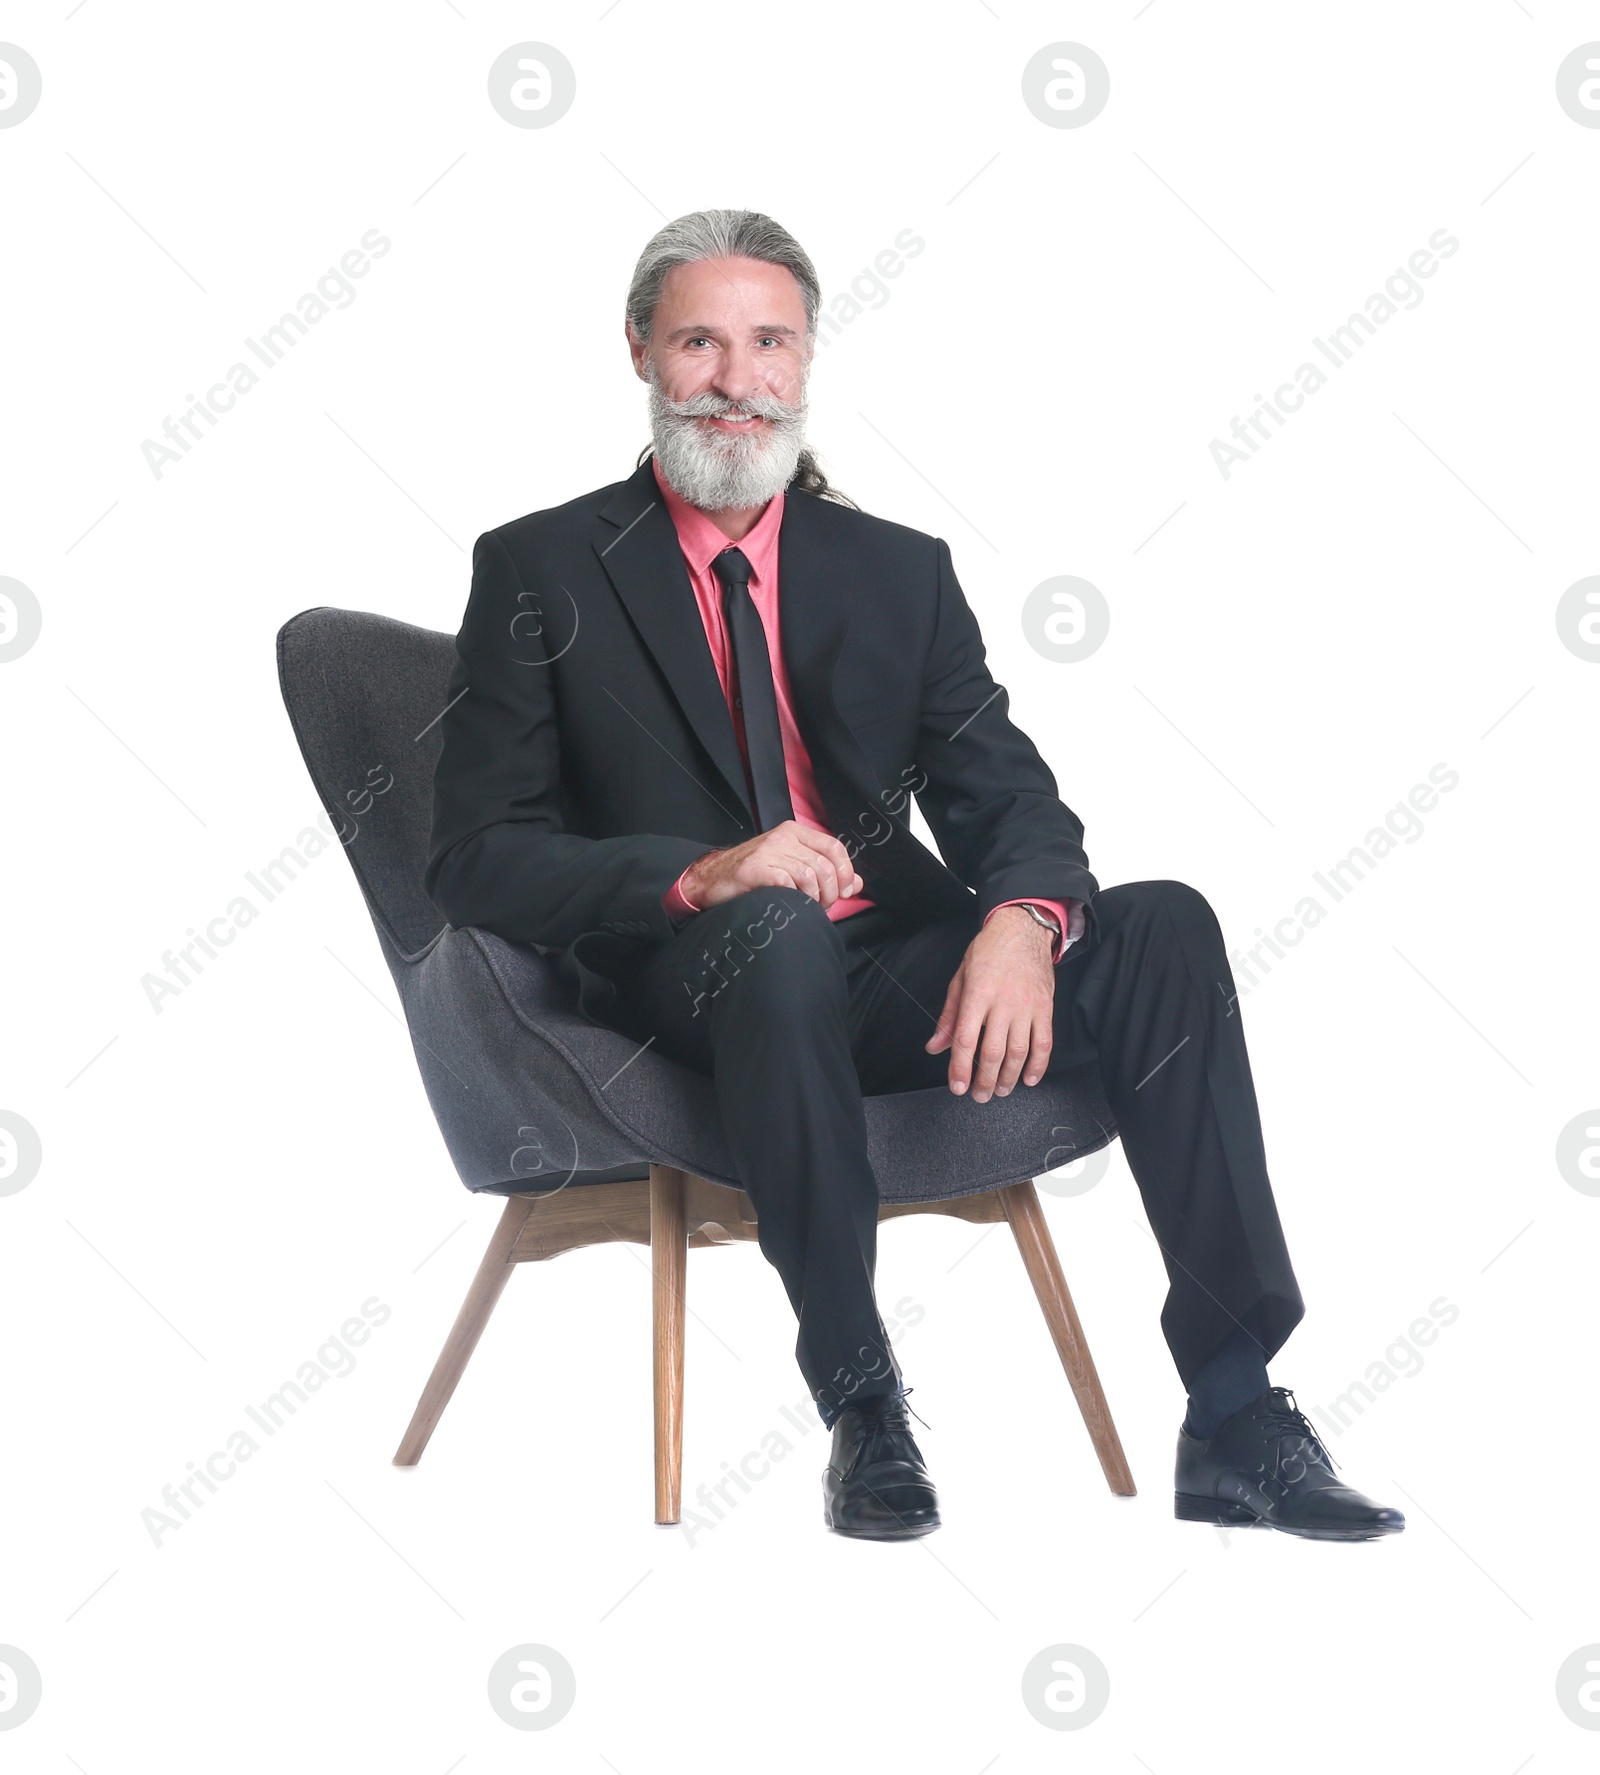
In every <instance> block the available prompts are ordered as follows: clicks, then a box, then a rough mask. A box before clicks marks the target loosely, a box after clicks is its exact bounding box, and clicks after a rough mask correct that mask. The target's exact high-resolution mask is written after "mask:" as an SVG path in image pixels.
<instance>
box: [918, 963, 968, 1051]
mask: <svg viewBox="0 0 1600 1775" xmlns="http://www.w3.org/2000/svg"><path fill="white" fill-rule="evenodd" d="M960 1004H961V970H960V969H959V968H957V969H956V972H955V975H954V977H953V978H952V979H951V981H950V984H949V985H948V986H947V987H946V988H945V994H944V1007H943V1009H942V1010H941V1011H940V1012H939V1021H938V1022H937V1023H936V1024H935V1025H934V1028H933V1034H932V1036H930V1037H929V1039H928V1040H927V1041H926V1042H925V1043H924V1044H923V1049H924V1051H925V1052H926V1053H929V1054H942V1053H943V1052H944V1051H945V1049H946V1048H948V1047H949V1046H950V1041H951V1037H952V1036H953V1035H954V1033H955V1027H956V1014H957V1011H958V1009H959V1007H960Z"/></svg>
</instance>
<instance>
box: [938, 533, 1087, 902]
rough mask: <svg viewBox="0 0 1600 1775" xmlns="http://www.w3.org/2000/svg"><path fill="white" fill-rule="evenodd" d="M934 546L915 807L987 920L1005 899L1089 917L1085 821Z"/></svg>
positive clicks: (946, 555)
mask: <svg viewBox="0 0 1600 1775" xmlns="http://www.w3.org/2000/svg"><path fill="white" fill-rule="evenodd" d="M935 540H936V544H937V563H938V609H937V615H936V618H935V626H934V635H933V640H932V644H931V645H930V647H929V650H928V659H927V665H926V668H925V670H924V674H923V686H922V725H921V731H920V734H919V738H918V746H917V760H916V762H917V767H918V775H919V781H922V783H923V787H922V788H921V790H920V791H919V792H918V794H917V803H918V805H919V806H920V807H921V809H922V811H923V814H924V815H925V816H926V818H927V821H928V825H929V827H930V828H931V829H932V831H933V835H934V837H935V838H936V839H937V840H938V844H939V850H940V853H941V854H942V855H943V857H944V860H945V862H946V863H947V864H948V865H949V866H950V869H951V870H952V871H953V873H954V874H955V875H956V876H957V877H958V878H959V879H960V880H961V881H962V882H964V883H965V884H966V886H968V887H969V888H971V889H973V891H974V892H975V893H976V894H977V896H978V905H979V912H980V914H981V915H982V916H983V917H985V918H986V917H987V916H988V915H989V913H991V912H992V911H993V910H994V909H995V908H996V907H997V906H1001V905H1003V904H1004V903H1005V902H1006V901H1007V900H1063V901H1065V900H1082V901H1083V902H1085V904H1086V906H1087V907H1088V909H1089V916H1090V917H1091V918H1092V917H1093V916H1094V910H1093V906H1094V896H1095V894H1096V893H1097V892H1098V891H1099V884H1098V883H1097V882H1096V880H1095V878H1094V877H1093V875H1091V874H1090V873H1089V859H1088V857H1087V856H1086V855H1085V854H1084V850H1083V822H1082V821H1081V820H1080V819H1079V818H1078V816H1077V815H1076V814H1075V813H1074V812H1073V811H1072V809H1071V808H1070V807H1068V806H1067V805H1066V804H1065V803H1064V802H1063V801H1062V800H1061V799H1060V797H1059V796H1058V795H1057V793H1056V780H1055V778H1054V776H1052V775H1051V773H1050V768H1049V766H1048V765H1047V764H1046V763H1045V761H1044V760H1043V758H1041V757H1040V756H1039V752H1038V749H1037V748H1036V747H1035V745H1034V744H1033V742H1032V740H1030V739H1029V738H1028V736H1027V735H1026V734H1025V733H1023V732H1022V731H1021V729H1020V728H1018V727H1016V726H1015V725H1014V724H1013V722H1012V721H1011V719H1010V717H1009V715H1008V714H1007V709H1008V707H1009V699H1008V697H1007V696H1006V693H1005V691H1004V689H1002V688H1001V686H1000V685H998V684H996V683H995V681H994V679H993V678H992V677H991V676H990V673H989V668H988V665H987V664H986V661H985V655H984V647H983V637H982V635H981V634H980V633H979V630H978V622H977V618H976V617H975V616H974V615H973V614H972V610H971V607H970V606H969V605H968V603H967V600H966V597H965V595H964V594H963V593H962V590H961V586H960V584H959V582H958V581H957V579H956V574H955V568H954V566H953V564H952V562H951V559H950V548H949V545H948V544H947V543H946V542H945V541H944V539H943V538H942V537H940V538H936V539H935Z"/></svg>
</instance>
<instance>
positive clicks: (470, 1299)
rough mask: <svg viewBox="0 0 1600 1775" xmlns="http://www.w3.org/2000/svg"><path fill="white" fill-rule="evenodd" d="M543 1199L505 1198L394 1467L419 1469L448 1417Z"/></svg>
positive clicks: (533, 1197)
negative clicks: (520, 1241) (520, 1242)
mask: <svg viewBox="0 0 1600 1775" xmlns="http://www.w3.org/2000/svg"><path fill="white" fill-rule="evenodd" d="M538 1199H539V1198H538V1197H537V1196H508V1197H507V1198H506V1206H505V1212H504V1213H503V1214H502V1215H501V1216H500V1221H499V1224H498V1225H497V1226H496V1227H495V1229H494V1236H493V1237H492V1238H491V1239H490V1240H489V1249H488V1250H487V1251H485V1252H484V1254H483V1262H482V1263H480V1264H479V1265H478V1273H477V1275H476V1276H474V1277H473V1278H472V1286H471V1287H470V1288H469V1289H468V1290H467V1298H466V1299H465V1300H464V1301H463V1302H462V1303H461V1311H460V1312H459V1313H458V1314H457V1315H456V1322H455V1324H454V1325H453V1326H452V1327H451V1330H450V1335H449V1337H447V1338H446V1339H445V1343H444V1348H443V1349H442V1350H441V1351H440V1352H439V1360H438V1361H437V1362H435V1363H434V1365H433V1373H432V1374H430V1375H429V1376H428V1384H427V1385H426V1386H425V1387H424V1388H423V1389H422V1397H421V1398H420V1399H419V1400H418V1401H417V1409H416V1411H415V1412H414V1413H413V1414H412V1417H411V1423H410V1425H409V1427H408V1428H407V1430H406V1433H405V1435H404V1436H403V1437H402V1438H401V1439H400V1446H399V1448H398V1449H397V1450H396V1451H395V1457H394V1464H395V1466H397V1467H414V1466H416V1464H417V1462H418V1461H420V1460H421V1459H422V1451H423V1450H424V1449H425V1448H426V1447H427V1446H428V1438H429V1437H430V1436H432V1434H433V1431H434V1426H435V1425H436V1424H437V1423H438V1422H439V1419H440V1418H441V1417H442V1416H443V1415H444V1408H445V1407H446V1406H447V1405H448V1404H449V1403H450V1395H451V1394H452V1393H454V1392H455V1390H456V1383H457V1382H458V1381H459V1380H460V1379H461V1376H462V1374H463V1373H464V1372H465V1371H466V1366H467V1362H468V1360H469V1359H470V1357H471V1355H472V1352H473V1351H474V1350H475V1349H476V1348H477V1347H478V1339H479V1338H480V1337H482V1336H483V1328H484V1326H485V1325H487V1324H488V1323H489V1315H490V1314H491V1313H492V1312H493V1311H494V1308H495V1302H496V1301H498V1300H499V1298H500V1293H501V1290H502V1289H503V1288H504V1287H505V1285H506V1283H507V1282H508V1281H509V1280H510V1278H511V1272H512V1271H513V1270H514V1269H515V1268H516V1267H517V1266H516V1264H515V1262H514V1261H513V1260H512V1256H511V1252H512V1248H513V1247H514V1246H515V1245H516V1242H517V1235H518V1234H519V1233H520V1232H521V1231H522V1228H523V1224H524V1222H526V1220H527V1218H528V1216H529V1215H530V1214H531V1213H532V1212H533V1208H534V1204H535V1203H536V1202H537V1201H538Z"/></svg>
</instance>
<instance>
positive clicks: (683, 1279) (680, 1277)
mask: <svg viewBox="0 0 1600 1775" xmlns="http://www.w3.org/2000/svg"><path fill="white" fill-rule="evenodd" d="M684 1196H685V1179H684V1174H683V1173H682V1172H681V1171H675V1170H674V1169H673V1168H672V1167H671V1166H670V1165H652V1166H651V1167H650V1269H651V1274H652V1278H653V1282H652V1289H651V1293H652V1316H653V1326H654V1331H653V1344H654V1358H655V1416H656V1521H657V1522H660V1523H673V1522H677V1521H678V1520H679V1518H680V1516H681V1515H682V1505H683V1337H684V1329H685V1324H686V1317H687V1302H686V1300H685V1297H684V1287H685V1284H686V1283H687V1281H688V1270H689V1229H688V1219H687V1216H686V1214H685V1211H684Z"/></svg>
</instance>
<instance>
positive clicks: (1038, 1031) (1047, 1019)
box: [1022, 1009, 1055, 1085]
mask: <svg viewBox="0 0 1600 1775" xmlns="http://www.w3.org/2000/svg"><path fill="white" fill-rule="evenodd" d="M1054 1046H1055V1029H1054V1026H1053V1019H1052V1016H1051V1013H1050V1011H1049V1010H1048V1009H1046V1010H1043V1011H1040V1012H1039V1013H1038V1014H1037V1015H1036V1016H1035V1018H1034V1020H1033V1045H1032V1046H1031V1047H1030V1048H1029V1049H1028V1064H1027V1067H1026V1069H1025V1070H1024V1072H1023V1075H1022V1077H1023V1082H1024V1083H1025V1084H1029V1085H1036V1084H1038V1082H1039V1081H1040V1079H1042V1078H1043V1077H1044V1075H1045V1071H1046V1069H1047V1068H1048V1066H1049V1065H1050V1051H1051V1049H1052V1048H1053V1047H1054Z"/></svg>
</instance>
